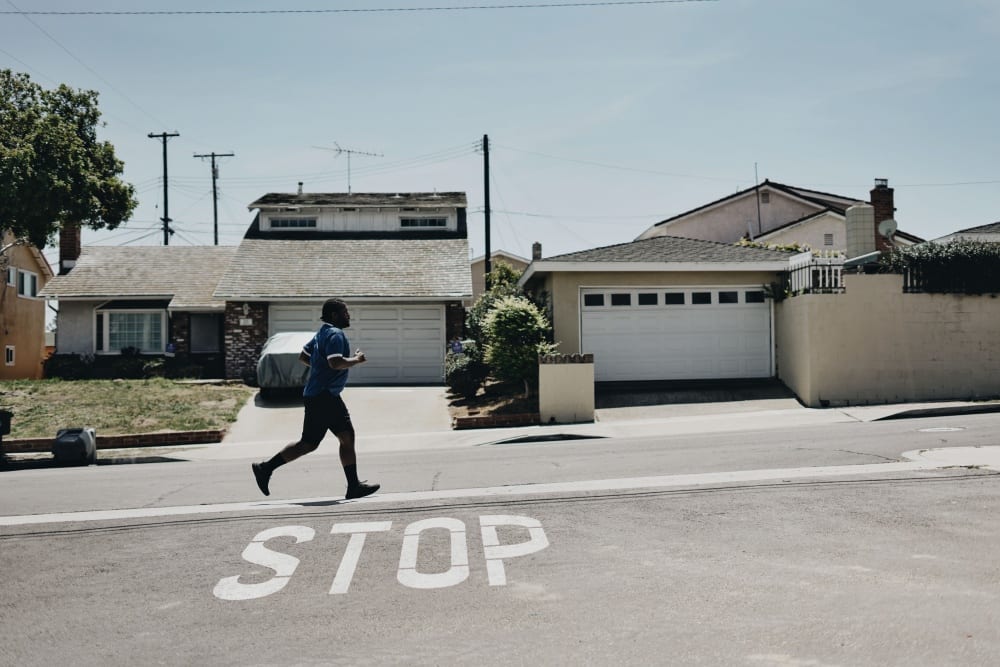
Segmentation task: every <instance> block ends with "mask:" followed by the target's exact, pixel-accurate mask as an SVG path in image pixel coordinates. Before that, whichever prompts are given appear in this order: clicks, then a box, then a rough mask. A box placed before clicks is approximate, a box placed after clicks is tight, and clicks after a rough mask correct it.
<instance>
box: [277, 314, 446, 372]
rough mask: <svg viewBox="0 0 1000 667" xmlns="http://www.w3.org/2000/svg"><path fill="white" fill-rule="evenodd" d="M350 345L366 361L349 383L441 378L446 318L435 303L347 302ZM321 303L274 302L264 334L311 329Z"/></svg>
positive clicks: (316, 320) (313, 328) (315, 322)
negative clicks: (266, 331)
mask: <svg viewBox="0 0 1000 667" xmlns="http://www.w3.org/2000/svg"><path fill="white" fill-rule="evenodd" d="M348 307H349V308H350V311H351V326H350V328H348V329H347V337H348V339H349V340H350V341H351V347H352V348H353V349H352V350H351V351H352V352H353V351H354V350H356V349H359V348H360V349H361V350H363V351H364V353H365V356H366V357H367V358H368V361H366V362H365V363H363V364H361V365H359V366H355V367H354V368H352V369H351V374H350V383H351V384H425V383H435V384H436V383H439V382H443V381H444V350H445V342H446V341H445V319H444V307H443V306H439V305H433V304H432V305H399V304H360V303H359V304H348ZM321 309H322V304H280V305H279V304H274V305H272V306H271V308H270V314H269V317H268V322H269V326H268V334H269V335H274V334H276V333H280V332H283V331H315V330H316V329H318V328H319V325H320V320H319V316H320V311H321Z"/></svg>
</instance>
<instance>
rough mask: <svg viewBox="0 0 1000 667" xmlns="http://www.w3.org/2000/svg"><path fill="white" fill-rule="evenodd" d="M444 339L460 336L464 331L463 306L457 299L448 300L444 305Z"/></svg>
mask: <svg viewBox="0 0 1000 667" xmlns="http://www.w3.org/2000/svg"><path fill="white" fill-rule="evenodd" d="M444 322H445V325H444V330H445V331H444V333H445V340H454V339H455V338H462V334H463V333H464V332H465V307H464V306H462V304H461V303H460V302H458V301H449V302H448V303H447V304H445V307H444Z"/></svg>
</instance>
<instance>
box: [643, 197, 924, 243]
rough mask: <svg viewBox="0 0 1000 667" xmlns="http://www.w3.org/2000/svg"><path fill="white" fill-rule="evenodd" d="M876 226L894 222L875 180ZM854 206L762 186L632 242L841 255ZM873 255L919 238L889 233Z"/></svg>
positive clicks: (848, 200)
mask: <svg viewBox="0 0 1000 667" xmlns="http://www.w3.org/2000/svg"><path fill="white" fill-rule="evenodd" d="M869 196H870V202H869V203H870V204H871V205H872V206H873V207H874V209H875V221H876V224H877V223H879V222H882V221H884V220H894V219H895V211H896V208H895V204H894V200H893V189H892V188H890V187H889V185H888V181H886V180H885V179H876V181H875V187H874V188H872V190H871V192H870V195H869ZM858 202H859V200H858V198H855V197H845V196H843V195H836V194H831V193H827V192H819V191H816V190H809V189H806V188H797V187H792V186H789V185H784V184H782V183H776V182H774V181H770V180H765V181H764V182H763V183H761V184H760V185H758V186H755V187H752V188H747V189H746V190H741V191H739V192H736V193H734V194H732V195H729V196H726V197H723V198H722V199H718V200H716V201H713V202H710V203H708V204H705V205H704V206H699V207H698V208H695V209H692V210H690V211H687V212H685V213H681V214H679V215H676V216H674V217H672V218H667V219H666V220H662V221H660V222H657V223H656V224H654V225H652V226H651V227H650V228H649V229H647V230H645V231H644V232H642V234H640V235H639V236H638V239H648V238H654V237H656V236H664V235H669V236H683V237H686V238H693V239H703V240H706V241H716V242H719V243H736V242H737V241H739V240H741V239H750V240H754V241H760V242H762V243H768V244H778V245H784V244H792V243H797V244H799V245H807V246H809V248H811V249H812V250H813V251H828V252H841V253H843V252H846V250H847V231H846V211H847V209H848V208H850V207H851V206H852V205H854V204H857V203H858ZM877 241H878V246H879V249H885V248H888V247H890V246H903V245H912V244H914V243H919V242H921V241H922V239H920V238H919V237H916V236H914V235H912V234H908V233H906V232H904V231H900V230H899V229H895V231H894V234H893V235H892V237H891V240H890V239H878V240H877Z"/></svg>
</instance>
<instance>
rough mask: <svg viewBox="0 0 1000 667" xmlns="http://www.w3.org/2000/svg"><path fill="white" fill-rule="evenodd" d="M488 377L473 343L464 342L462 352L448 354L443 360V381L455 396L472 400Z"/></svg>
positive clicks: (478, 349)
mask: <svg viewBox="0 0 1000 667" xmlns="http://www.w3.org/2000/svg"><path fill="white" fill-rule="evenodd" d="M488 375H489V367H488V366H487V365H486V364H485V363H483V359H482V352H481V350H480V348H479V346H478V345H476V343H475V341H466V342H465V343H464V344H463V349H462V352H460V353H455V352H448V354H447V356H445V360H444V381H445V383H446V384H447V385H448V388H449V389H451V390H452V391H453V392H455V393H456V394H459V395H461V396H462V397H464V398H467V399H468V398H472V397H473V396H475V395H476V393H477V392H478V391H479V388H480V387H482V386H483V383H484V382H485V381H486V377H487V376H488Z"/></svg>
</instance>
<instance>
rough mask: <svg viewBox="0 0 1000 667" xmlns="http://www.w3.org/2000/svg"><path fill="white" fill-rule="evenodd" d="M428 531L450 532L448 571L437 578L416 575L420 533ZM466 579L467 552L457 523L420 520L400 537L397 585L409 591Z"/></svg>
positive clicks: (443, 585)
mask: <svg viewBox="0 0 1000 667" xmlns="http://www.w3.org/2000/svg"><path fill="white" fill-rule="evenodd" d="M429 528H445V529H447V530H449V531H450V532H451V568H450V569H448V570H447V571H446V572H439V573H437V574H421V573H420V572H417V553H418V552H419V551H420V533H421V532H423V531H424V530H427V529H429ZM468 577H469V548H468V544H467V543H466V540H465V524H464V523H462V522H461V521H459V520H458V519H448V518H440V519H424V520H423V521H414V522H413V523H411V524H410V525H409V526H407V527H406V531H405V532H404V534H403V550H402V552H401V553H400V554H399V571H398V572H397V573H396V578H397V579H398V580H399V583H401V584H403V585H404V586H409V587H410V588H446V587H448V586H454V585H455V584H460V583H462V582H463V581H465V580H466V579H467V578H468Z"/></svg>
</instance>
